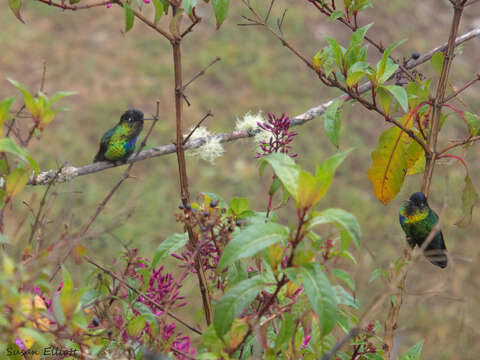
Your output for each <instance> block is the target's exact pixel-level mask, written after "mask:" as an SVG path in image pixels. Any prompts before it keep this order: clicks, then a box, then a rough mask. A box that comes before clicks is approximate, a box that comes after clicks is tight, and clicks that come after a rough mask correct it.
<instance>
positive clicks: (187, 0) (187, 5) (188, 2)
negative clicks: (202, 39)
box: [183, 0, 197, 15]
mask: <svg viewBox="0 0 480 360" xmlns="http://www.w3.org/2000/svg"><path fill="white" fill-rule="evenodd" d="M195 5H197V0H183V9H184V10H185V12H186V13H187V15H192V9H193V8H194V7H195Z"/></svg>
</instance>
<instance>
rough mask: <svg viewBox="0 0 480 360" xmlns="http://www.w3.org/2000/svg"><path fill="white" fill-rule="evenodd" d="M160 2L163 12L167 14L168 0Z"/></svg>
mask: <svg viewBox="0 0 480 360" xmlns="http://www.w3.org/2000/svg"><path fill="white" fill-rule="evenodd" d="M160 2H161V3H162V5H163V11H164V12H165V15H166V14H168V6H169V5H170V3H169V2H168V0H160Z"/></svg>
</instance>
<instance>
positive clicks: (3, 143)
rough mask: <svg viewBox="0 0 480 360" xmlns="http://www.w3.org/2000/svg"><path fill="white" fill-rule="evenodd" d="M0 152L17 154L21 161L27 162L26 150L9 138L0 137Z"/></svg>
mask: <svg viewBox="0 0 480 360" xmlns="http://www.w3.org/2000/svg"><path fill="white" fill-rule="evenodd" d="M0 152H7V153H10V154H13V155H15V156H18V157H19V158H20V159H22V160H23V161H25V162H27V161H28V160H27V154H28V151H27V149H25V148H23V147H20V146H18V145H17V144H16V143H15V141H13V140H12V139H11V138H3V139H0Z"/></svg>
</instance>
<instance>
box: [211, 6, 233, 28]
mask: <svg viewBox="0 0 480 360" xmlns="http://www.w3.org/2000/svg"><path fill="white" fill-rule="evenodd" d="M229 6H230V0H212V7H213V12H214V13H215V18H216V19H217V29H220V26H222V24H223V22H224V21H225V19H226V18H227V13H228V8H229Z"/></svg>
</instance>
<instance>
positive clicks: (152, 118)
mask: <svg viewBox="0 0 480 360" xmlns="http://www.w3.org/2000/svg"><path fill="white" fill-rule="evenodd" d="M143 120H155V118H154V117H151V118H143Z"/></svg>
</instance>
